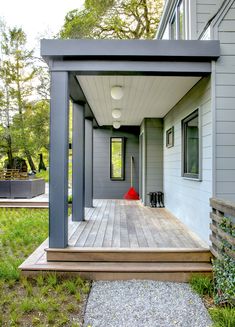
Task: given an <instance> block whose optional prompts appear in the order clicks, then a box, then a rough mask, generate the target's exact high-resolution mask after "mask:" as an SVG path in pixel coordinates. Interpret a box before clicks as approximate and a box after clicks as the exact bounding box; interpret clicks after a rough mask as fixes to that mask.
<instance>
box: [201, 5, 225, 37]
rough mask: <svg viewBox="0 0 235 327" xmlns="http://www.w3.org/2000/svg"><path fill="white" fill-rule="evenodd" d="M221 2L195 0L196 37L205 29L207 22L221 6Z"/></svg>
mask: <svg viewBox="0 0 235 327" xmlns="http://www.w3.org/2000/svg"><path fill="white" fill-rule="evenodd" d="M222 2H223V0H197V2H196V22H197V27H196V28H197V35H198V36H199V35H200V34H201V32H202V31H203V29H204V28H205V26H206V24H207V22H208V21H209V20H210V19H211V18H212V16H214V14H215V13H216V12H217V11H218V9H219V7H220V6H221V4H222Z"/></svg>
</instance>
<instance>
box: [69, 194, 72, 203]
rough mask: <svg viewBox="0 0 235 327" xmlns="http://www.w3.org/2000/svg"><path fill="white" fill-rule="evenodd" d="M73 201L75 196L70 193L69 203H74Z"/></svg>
mask: <svg viewBox="0 0 235 327" xmlns="http://www.w3.org/2000/svg"><path fill="white" fill-rule="evenodd" d="M72 202H73V196H72V195H69V196H68V203H72Z"/></svg>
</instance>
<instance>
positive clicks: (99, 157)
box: [93, 127, 139, 199]
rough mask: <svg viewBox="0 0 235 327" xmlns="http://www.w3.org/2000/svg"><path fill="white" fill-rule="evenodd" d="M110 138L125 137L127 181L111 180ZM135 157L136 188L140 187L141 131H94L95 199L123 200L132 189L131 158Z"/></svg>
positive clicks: (105, 129)
mask: <svg viewBox="0 0 235 327" xmlns="http://www.w3.org/2000/svg"><path fill="white" fill-rule="evenodd" d="M110 137H125V140H126V149H125V180H124V181H111V180H110V157H109V152H110V148H109V146H110V143H109V142H110ZM131 156H133V157H134V169H133V172H134V173H133V175H134V183H133V184H134V187H135V188H136V190H137V192H138V187H139V131H135V132H133V133H132V132H131V127H130V132H128V131H127V129H126V130H125V131H121V130H113V129H112V128H110V129H108V128H99V129H95V130H94V168H93V174H94V198H95V199H121V198H123V195H124V194H125V193H126V192H127V191H128V189H129V188H130V183H131V174H130V157H131Z"/></svg>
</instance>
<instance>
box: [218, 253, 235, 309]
mask: <svg viewBox="0 0 235 327" xmlns="http://www.w3.org/2000/svg"><path fill="white" fill-rule="evenodd" d="M213 272H214V285H215V296H214V300H215V303H217V304H229V305H232V306H234V305H235V261H234V259H232V258H230V257H229V256H227V255H226V254H224V257H223V258H222V259H216V260H214V261H213Z"/></svg>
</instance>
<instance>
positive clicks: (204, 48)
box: [41, 39, 220, 62]
mask: <svg viewBox="0 0 235 327" xmlns="http://www.w3.org/2000/svg"><path fill="white" fill-rule="evenodd" d="M41 56H42V57H43V58H44V59H45V60H46V61H47V62H48V61H49V59H52V60H56V59H58V58H63V60H83V59H86V60H89V59H93V60H94V59H98V60H127V59H128V60H143V61H148V60H150V61H151V60H152V61H159V60H163V61H167V60H169V61H175V60H177V61H178V60H184V61H191V60H193V61H204V60H215V59H217V58H218V57H219V56H220V42H219V41H214V40H213V41H212V40H210V41H204V40H203V41H201V40H78V39H77V40H60V39H59V40H46V39H43V40H41Z"/></svg>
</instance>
